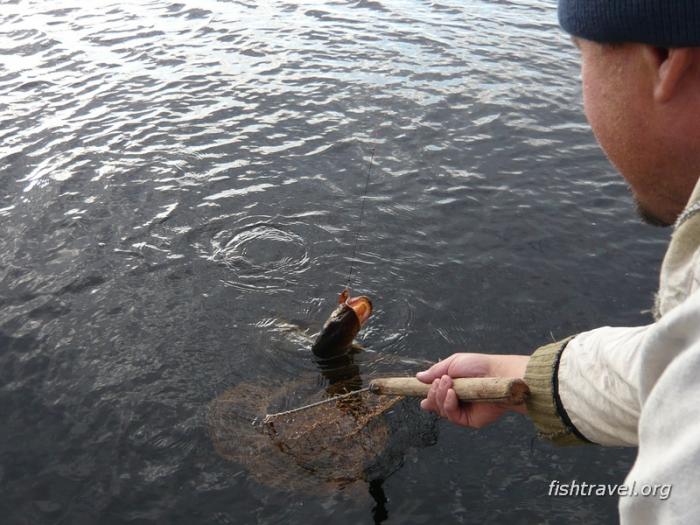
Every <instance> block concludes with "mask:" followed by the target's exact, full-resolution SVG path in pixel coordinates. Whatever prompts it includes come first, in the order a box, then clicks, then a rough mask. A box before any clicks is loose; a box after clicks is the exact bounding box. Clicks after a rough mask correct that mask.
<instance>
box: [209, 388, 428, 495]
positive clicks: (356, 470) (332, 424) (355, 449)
mask: <svg viewBox="0 0 700 525" xmlns="http://www.w3.org/2000/svg"><path fill="white" fill-rule="evenodd" d="M314 383H315V381H306V382H303V381H301V382H296V383H294V384H292V385H289V384H287V385H275V386H270V385H257V384H246V383H243V384H240V385H238V386H236V387H234V388H232V389H230V390H228V391H226V392H225V393H224V394H223V395H221V396H220V397H218V398H217V399H215V400H214V401H212V402H211V404H210V407H209V414H208V422H209V430H210V434H211V437H212V440H213V443H214V447H215V449H216V450H217V452H218V453H219V454H221V455H222V456H223V457H225V458H227V459H230V460H233V461H236V462H238V463H241V464H243V465H244V466H245V467H246V468H247V470H248V471H249V472H250V474H251V475H252V476H253V477H254V478H255V479H256V480H258V481H260V482H262V483H265V484H266V485H270V486H274V487H280V488H287V489H300V488H309V489H314V488H317V487H318V483H319V482H323V483H328V484H332V485H335V486H342V485H344V484H347V483H351V482H353V481H357V480H368V481H372V480H374V479H385V478H386V477H387V476H389V475H390V474H391V473H392V472H394V471H395V470H396V469H397V468H398V467H399V466H400V465H401V463H402V461H403V457H404V455H405V453H406V452H407V451H408V450H409V449H411V448H412V447H420V446H427V445H430V444H433V443H434V442H435V440H436V437H437V435H436V427H435V418H434V417H432V416H430V415H428V414H425V413H423V412H421V411H420V410H419V409H418V403H417V401H416V400H415V399H406V400H404V399H403V398H398V397H388V396H376V395H374V394H372V393H370V392H367V391H362V392H357V393H353V394H351V395H349V396H343V397H340V398H338V399H334V400H333V401H331V402H327V403H322V404H318V405H315V406H312V407H309V408H306V409H304V410H298V411H292V412H287V413H285V412H284V410H286V409H288V408H293V407H295V406H302V405H306V404H310V403H314V402H316V401H319V400H322V399H324V398H325V397H326V394H325V392H324V391H323V389H319V388H318V385H317V384H316V385H315V384H314ZM279 412H281V413H279ZM273 413H274V415H273V416H272V417H268V418H265V415H266V414H273Z"/></svg>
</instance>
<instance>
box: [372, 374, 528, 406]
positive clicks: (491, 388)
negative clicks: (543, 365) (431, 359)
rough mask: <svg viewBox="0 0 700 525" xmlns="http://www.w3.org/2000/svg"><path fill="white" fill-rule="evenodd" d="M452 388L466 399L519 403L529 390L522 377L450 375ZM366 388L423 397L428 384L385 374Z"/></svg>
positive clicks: (379, 391)
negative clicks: (455, 376) (385, 375)
mask: <svg viewBox="0 0 700 525" xmlns="http://www.w3.org/2000/svg"><path fill="white" fill-rule="evenodd" d="M452 388H453V390H454V391H455V393H456V394H457V397H458V398H459V399H460V400H461V401H468V402H491V403H494V402H499V403H508V404H511V405H522V404H523V403H524V402H525V400H526V399H527V396H528V395H529V394H530V389H529V388H528V387H527V384H525V381H523V380H522V379H516V378H507V377H471V378H460V379H453V380H452ZM369 390H370V392H373V393H375V394H379V395H387V396H412V397H425V396H426V395H428V390H430V385H427V384H425V383H422V382H421V381H418V379H415V378H413V377H385V378H382V379H374V380H373V381H372V382H370V384H369Z"/></svg>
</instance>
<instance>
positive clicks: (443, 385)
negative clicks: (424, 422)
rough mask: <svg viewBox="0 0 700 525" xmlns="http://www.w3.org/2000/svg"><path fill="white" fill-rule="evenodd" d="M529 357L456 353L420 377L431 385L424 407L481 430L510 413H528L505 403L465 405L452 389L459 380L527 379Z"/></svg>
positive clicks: (457, 422)
mask: <svg viewBox="0 0 700 525" xmlns="http://www.w3.org/2000/svg"><path fill="white" fill-rule="evenodd" d="M528 359H529V356H522V355H487V354H453V355H451V356H450V357H448V358H447V359H443V360H442V361H440V362H439V363H436V364H434V365H433V366H432V367H430V368H429V369H428V370H426V371H424V372H418V373H417V374H416V377H417V378H418V380H420V381H422V382H423V383H427V384H431V385H432V386H431V387H430V391H429V392H428V397H427V398H426V399H424V400H423V401H421V404H420V406H421V408H422V409H423V410H427V411H429V412H435V413H436V414H438V415H440V416H442V417H444V418H447V419H448V420H450V421H451V422H452V423H455V424H457V425H462V426H465V427H473V428H481V427H483V426H486V425H488V424H490V423H493V422H494V421H496V420H497V419H498V418H500V417H501V416H502V415H503V414H504V413H505V412H507V411H508V410H512V411H515V412H519V413H521V414H526V413H527V408H526V407H525V405H507V404H505V403H463V402H461V401H459V399H457V394H456V393H455V391H454V390H453V389H452V380H453V379H457V378H459V377H513V378H521V379H522V378H523V377H525V368H526V367H527V361H528Z"/></svg>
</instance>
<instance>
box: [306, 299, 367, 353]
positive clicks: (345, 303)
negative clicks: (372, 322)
mask: <svg viewBox="0 0 700 525" xmlns="http://www.w3.org/2000/svg"><path fill="white" fill-rule="evenodd" d="M371 315H372V301H371V300H370V299H369V297H367V296H365V295H360V296H358V297H350V292H349V291H348V290H347V289H345V290H343V291H342V293H341V294H340V295H339V296H338V306H337V307H336V309H335V310H333V312H332V313H331V315H330V317H329V318H328V319H327V320H326V322H325V323H324V325H323V328H322V329H321V331H320V332H319V334H318V336H317V337H316V340H315V341H314V343H313V345H312V346H311V351H312V352H313V354H314V356H316V358H317V360H320V361H326V360H334V359H336V358H339V357H342V356H344V355H347V354H348V352H349V351H350V350H351V348H352V345H353V341H354V340H355V336H356V335H357V334H358V332H359V331H360V329H361V328H362V326H363V325H364V324H365V323H366V322H367V320H368V319H369V318H370V316H371Z"/></svg>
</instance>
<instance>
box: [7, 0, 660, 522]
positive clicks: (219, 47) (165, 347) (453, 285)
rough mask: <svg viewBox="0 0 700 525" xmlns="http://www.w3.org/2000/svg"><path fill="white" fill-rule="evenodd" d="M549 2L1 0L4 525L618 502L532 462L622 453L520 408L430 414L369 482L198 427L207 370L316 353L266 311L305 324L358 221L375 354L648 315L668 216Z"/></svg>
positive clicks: (537, 340)
mask: <svg viewBox="0 0 700 525" xmlns="http://www.w3.org/2000/svg"><path fill="white" fill-rule="evenodd" d="M554 4H555V2H549V1H544V0H499V1H488V0H468V1H456V0H455V1H453V0H441V1H427V0H376V1H364V0H356V1H332V2H320V1H299V2H293V1H290V0H280V1H275V0H269V1H268V0H261V1H253V0H250V1H232V2H223V1H206V0H204V1H194V0H192V1H189V0H183V1H182V2H178V3H173V2H171V1H167V0H152V1H134V2H97V1H95V2H89V3H88V2H79V1H69V0H58V1H46V0H38V1H5V2H3V3H2V7H1V9H0V94H1V96H0V123H1V126H0V136H1V137H2V139H1V140H0V378H1V379H0V414H2V438H0V493H1V494H2V497H1V498H0V514H1V515H2V516H3V519H2V521H3V523H8V524H24V523H32V524H44V523H46V524H58V523H61V524H83V523H85V524H88V523H90V524H91V523H100V524H112V523H168V524H175V523H182V524H195V523H202V524H204V523H207V524H210V523H309V522H310V523H319V522H322V520H327V519H331V518H332V520H333V522H334V523H339V524H346V523H347V524H350V523H368V522H370V523H371V522H372V520H375V519H376V520H377V521H381V520H383V519H386V520H387V522H388V523H434V522H445V523H534V522H538V523H603V522H615V520H616V515H617V513H616V505H617V502H616V500H615V498H612V497H608V498H555V497H548V496H547V490H548V486H549V484H550V482H551V481H552V480H559V481H561V482H568V481H571V480H578V481H586V482H591V483H593V482H595V483H617V482H620V481H621V480H622V479H623V478H624V476H625V474H626V472H627V471H628V469H629V468H630V466H631V463H632V461H633V460H634V451H633V450H622V449H608V450H604V449H601V448H596V447H588V448H573V449H556V448H553V447H550V446H549V445H547V444H545V443H542V442H539V441H534V442H533V439H532V438H533V436H534V429H533V427H532V425H531V424H530V423H529V422H528V421H527V420H526V419H525V418H521V417H516V416H510V417H508V418H506V419H505V420H503V421H501V422H500V423H498V424H497V425H495V426H493V427H490V428H487V429H484V430H481V431H473V430H469V429H461V428H456V427H453V426H451V425H449V424H446V423H441V424H440V425H439V427H440V428H439V430H440V432H439V437H438V438H437V442H436V443H435V444H434V445H432V446H427V447H419V446H413V447H407V448H406V450H404V451H403V452H404V457H403V464H402V465H401V466H400V467H399V468H397V469H396V470H395V471H394V472H393V474H392V475H390V476H388V477H387V478H386V479H385V480H384V483H383V495H380V496H379V497H377V494H376V490H375V491H374V494H375V497H374V498H373V497H370V496H369V495H368V493H369V490H368V486H367V483H365V482H364V481H359V482H357V483H355V484H354V486H353V487H352V489H350V488H347V489H345V488H343V489H338V490H318V491H312V492H308V491H306V492H304V491H298V490H294V488H293V487H292V486H290V487H289V488H288V489H287V490H285V489H279V488H271V487H270V486H268V485H267V484H266V483H264V482H261V481H260V480H259V479H256V478H255V476H253V475H251V466H250V464H243V463H242V462H235V461H227V460H225V459H224V458H222V457H220V456H219V455H218V454H217V453H216V452H215V450H214V447H213V445H212V441H211V439H210V432H209V429H208V427H207V407H208V405H209V402H210V401H211V400H212V399H214V398H216V397H217V396H218V395H220V394H221V393H222V392H224V391H226V390H227V389H229V388H231V387H234V386H235V385H239V384H241V383H246V382H255V383H259V384H265V382H266V381H268V378H274V379H275V380H277V381H282V382H284V381H287V380H288V381H290V383H291V382H293V381H294V380H296V379H297V376H298V375H299V374H298V372H299V370H306V371H308V369H309V366H308V362H309V361H308V355H307V354H306V353H305V352H303V351H299V349H298V348H290V345H289V344H287V342H285V339H284V337H281V336H280V334H279V333H278V332H276V331H275V329H274V327H275V326H277V323H279V322H281V321H282V320H286V321H294V322H296V323H299V324H302V325H304V326H308V327H310V328H311V329H314V328H318V327H319V326H320V324H321V323H322V322H323V320H324V319H325V318H326V316H327V315H328V313H329V312H330V310H331V309H332V307H333V303H334V301H335V297H336V295H337V293H338V292H339V291H340V290H341V289H342V287H343V285H344V283H345V280H346V277H347V273H348V270H349V266H350V258H351V255H352V246H353V240H354V232H355V231H357V229H358V228H359V229H360V230H359V231H360V232H361V233H360V238H359V250H358V259H359V262H357V264H356V266H355V273H354V275H355V278H354V281H353V288H354V291H355V292H357V293H365V294H367V295H369V296H371V297H372V299H373V301H374V305H375V314H374V316H373V318H372V319H371V321H370V322H369V324H368V326H367V328H366V329H365V330H363V332H362V336H361V339H362V343H363V344H364V345H365V346H366V347H368V348H370V349H372V350H375V351H376V352H377V353H380V354H383V355H388V356H392V357H402V358H403V357H406V358H411V359H427V360H431V361H434V360H437V359H439V358H442V357H446V356H447V355H449V354H451V353H453V352H456V351H478V352H487V353H503V352H507V353H517V354H527V353H530V352H531V351H532V350H533V349H534V348H536V347H537V346H539V345H541V344H544V343H547V342H549V341H551V340H552V339H553V338H556V339H559V338H563V337H565V336H567V335H569V334H572V333H576V332H577V331H582V330H586V329H590V328H594V327H596V326H600V325H604V324H611V325H636V324H643V323H647V322H649V321H650V319H651V318H650V315H649V312H648V309H649V307H650V305H651V303H652V295H653V292H654V291H655V288H656V284H657V271H658V266H659V263H660V260H661V257H662V255H663V252H664V247H665V243H666V241H667V238H668V235H669V232H668V231H666V230H656V229H652V228H650V227H648V226H643V225H641V224H640V223H639V221H638V219H637V217H636V214H635V213H634V210H633V205H632V202H631V199H630V197H629V195H628V191H627V188H626V187H625V184H624V183H623V181H622V180H621V179H620V178H619V176H618V175H616V174H615V173H614V171H613V169H612V168H611V167H609V165H608V164H607V162H606V160H605V158H604V156H603V155H602V153H601V152H600V151H599V149H598V147H597V146H596V144H595V141H594V138H593V137H592V135H591V133H590V131H589V128H588V127H587V125H586V123H585V120H584V117H583V113H582V108H581V97H580V88H579V72H578V65H577V60H578V59H577V52H576V50H575V49H574V48H573V46H572V45H571V43H570V42H569V41H568V38H567V37H566V36H565V35H563V34H562V33H561V32H560V31H559V29H558V28H557V23H556V13H555V7H554ZM373 151H374V164H373V168H372V173H371V179H370V185H369V191H368V197H367V200H366V211H365V215H364V223H363V224H362V225H360V224H359V222H360V221H359V214H360V203H361V195H362V192H363V189H364V183H365V179H364V178H365V174H366V171H367V167H368V161H369V158H370V156H371V154H372V152H373ZM360 226H361V227H360ZM292 346H293V345H292ZM281 474H283V473H281ZM383 500H386V501H383ZM377 501H380V502H379V503H377ZM382 501H383V503H382Z"/></svg>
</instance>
